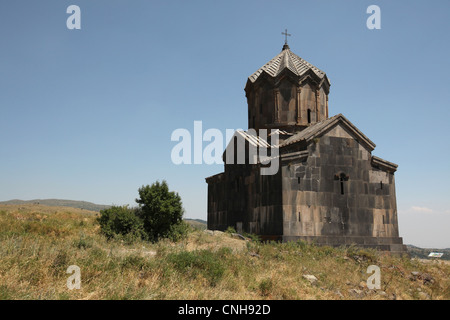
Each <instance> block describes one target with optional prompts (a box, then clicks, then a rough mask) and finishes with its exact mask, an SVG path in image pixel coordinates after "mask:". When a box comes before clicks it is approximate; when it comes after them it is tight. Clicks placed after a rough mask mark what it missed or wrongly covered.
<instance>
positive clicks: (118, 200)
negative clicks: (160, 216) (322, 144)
mask: <svg viewBox="0 0 450 320" xmlns="http://www.w3.org/2000/svg"><path fill="white" fill-rule="evenodd" d="M72 4H75V5H78V6H79V7H80V8H81V30H69V29H67V27H66V20H67V18H68V17H69V14H67V13H66V9H67V7H68V6H69V5H72ZM372 4H375V5H378V6H379V7H380V9H381V29H380V30H369V29H368V28H367V27H366V20H367V18H368V17H369V14H367V13H366V9H367V7H368V6H369V5H372ZM449 11H450V2H449V1H447V0H443V1H439V0H435V1H432V2H429V1H377V0H373V1H363V0H354V1H333V0H328V1H327V0H321V1H299V0H297V1H286V0H282V1H261V0H259V1H249V0H241V1H234V0H231V1H230V0H227V1H153V0H152V1H142V0H133V1H125V0H120V1H119V0H108V1H106V0H96V1H91V0H89V1H87V0H71V1H63V0H54V1H44V0H43V1H21V0H15V1H2V2H1V3H0V41H1V44H0V164H1V166H0V201H3V200H9V199H25V200H27V199H37V198H41V199H44V198H62V199H73V200H85V201H91V202H95V203H101V204H120V205H121V204H132V205H134V199H135V198H136V197H137V189H138V188H139V187H140V186H142V185H144V184H151V183H152V182H154V181H156V180H162V179H165V180H167V182H168V183H169V187H170V188H171V189H173V190H176V191H178V192H179V193H180V195H181V197H182V199H183V202H184V207H185V209H186V217H189V218H200V219H206V208H207V206H206V198H207V186H206V183H205V180H204V178H205V177H207V176H211V175H213V174H216V173H219V172H221V171H222V170H223V168H222V166H221V165H205V164H203V165H179V166H176V165H174V164H173V163H172V161H171V158H170V155H171V149H172V148H173V147H174V145H175V144H176V142H172V141H171V140H170V136H171V133H172V132H173V131H174V130H175V129H177V128H186V129H188V130H190V131H192V130H193V125H194V121H196V120H199V121H202V122H203V130H206V129H208V128H218V129H220V130H222V131H223V132H225V129H238V128H244V129H246V128H247V120H246V119H247V105H246V99H245V94H244V86H245V83H246V80H247V77H248V76H249V75H251V74H252V73H253V72H254V71H256V70H257V69H258V68H260V67H261V66H262V65H264V64H265V63H266V62H267V61H269V60H270V59H271V58H273V57H274V56H275V55H277V54H278V53H279V52H280V50H281V47H282V45H283V42H284V37H283V36H282V35H281V32H282V31H284V29H285V28H287V29H288V32H289V33H291V34H292V36H291V37H290V38H289V45H290V48H291V50H292V51H293V52H294V53H296V54H297V55H299V56H301V57H302V58H304V59H305V60H307V61H308V62H310V63H312V64H314V65H315V66H317V67H318V68H320V69H322V70H324V71H325V72H326V73H327V76H328V77H329V79H330V81H331V92H330V96H329V105H330V115H334V114H337V113H343V114H344V115H345V116H346V117H347V118H348V119H349V120H350V121H351V122H352V123H354V124H355V125H356V126H357V127H358V128H359V129H360V130H361V131H362V132H364V133H365V134H366V135H367V136H368V137H369V138H370V139H371V140H372V141H374V142H375V143H376V145H377V147H376V149H375V150H374V152H373V154H374V155H376V156H379V157H381V158H384V159H386V160H388V161H391V162H394V163H397V164H398V165H399V169H398V171H397V173H396V189H397V204H398V211H399V224H400V235H401V236H402V237H403V238H404V242H405V243H412V244H415V245H419V246H425V247H433V246H434V247H450V233H449V232H448V231H449V226H450V184H449V181H450V170H449V157H450V148H449V142H448V138H449V125H448V119H449V118H450V111H449V107H450V106H449V101H450V99H449V95H450V94H449V92H450V90H449V89H448V82H449V81H448V80H449V72H450V63H449V61H448V57H450V44H449V40H448V33H449V32H450V22H449V19H448V12H449ZM224 143H225V142H224Z"/></svg>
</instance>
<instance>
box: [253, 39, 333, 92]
mask: <svg viewBox="0 0 450 320" xmlns="http://www.w3.org/2000/svg"><path fill="white" fill-rule="evenodd" d="M286 68H287V69H289V70H290V71H292V72H293V73H294V74H295V75H297V76H299V77H301V76H302V75H304V74H305V73H306V72H308V70H312V71H313V72H314V73H315V74H316V75H317V77H319V78H320V79H323V78H325V79H326V81H327V82H328V84H330V82H329V80H328V78H327V77H326V74H325V72H323V71H322V70H320V69H319V68H317V67H315V66H313V65H312V64H311V63H309V62H307V61H306V60H303V59H302V58H300V57H299V56H298V55H296V54H295V53H293V52H292V51H291V50H290V48H289V46H288V45H287V44H285V45H284V46H283V50H282V51H281V52H280V53H279V54H278V55H277V56H275V57H274V58H273V59H272V60H270V61H269V62H267V63H266V64H265V65H264V66H262V67H261V68H259V69H258V70H257V71H256V72H255V73H253V74H252V75H251V76H250V77H248V80H249V81H250V82H251V83H254V82H255V81H256V80H258V78H259V76H260V75H261V74H262V73H264V72H266V73H267V74H268V75H270V76H271V77H276V76H277V75H279V74H280V73H281V72H282V71H283V70H284V69H286Z"/></svg>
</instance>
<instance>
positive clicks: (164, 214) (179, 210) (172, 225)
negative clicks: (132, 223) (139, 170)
mask: <svg viewBox="0 0 450 320" xmlns="http://www.w3.org/2000/svg"><path fill="white" fill-rule="evenodd" d="M138 191H139V196H140V198H139V199H136V202H137V203H138V204H139V206H140V209H141V210H140V211H139V215H140V218H141V219H142V221H143V225H144V230H145V232H146V233H147V235H148V238H149V240H151V241H158V239H160V238H170V237H171V235H173V233H174V232H175V233H176V232H179V231H180V230H181V229H182V228H183V226H178V225H179V224H180V223H181V222H182V218H183V206H182V202H181V197H180V196H179V195H178V193H176V192H173V191H169V186H168V185H167V182H166V181H164V180H163V181H162V183H160V182H159V181H157V182H155V183H153V184H152V185H151V186H149V185H147V186H142V188H140V189H139V190H138Z"/></svg>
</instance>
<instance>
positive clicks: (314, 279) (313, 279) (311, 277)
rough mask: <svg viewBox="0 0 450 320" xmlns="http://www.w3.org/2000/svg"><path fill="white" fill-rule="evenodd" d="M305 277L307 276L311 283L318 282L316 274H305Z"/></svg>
mask: <svg viewBox="0 0 450 320" xmlns="http://www.w3.org/2000/svg"><path fill="white" fill-rule="evenodd" d="M303 278H305V279H306V280H308V281H309V283H311V284H314V283H316V282H317V280H318V279H317V278H316V277H315V276H313V275H312V274H304V275H303Z"/></svg>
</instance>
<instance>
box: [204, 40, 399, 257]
mask: <svg viewBox="0 0 450 320" xmlns="http://www.w3.org/2000/svg"><path fill="white" fill-rule="evenodd" d="M329 92H330V81H329V79H328V77H327V75H326V74H325V72H323V71H322V70H320V69H318V68H317V67H315V66H313V65H312V64H310V63H308V62H307V61H305V60H303V59H302V58H300V57H299V56H297V55H296V54H294V53H293V52H292V51H291V50H290V48H289V46H288V45H287V42H286V43H285V45H284V46H283V48H282V51H281V52H280V53H279V54H278V55H277V56H275V57H274V58H273V59H272V60H270V61H269V62H267V63H266V64H265V65H264V66H262V67H261V68H260V69H258V70H257V71H256V72H255V73H253V74H252V75H251V76H250V77H249V78H248V80H247V83H246V86H245V94H246V97H247V104H248V127H249V131H250V129H252V130H254V131H256V132H257V133H259V132H260V131H261V129H266V130H267V131H269V132H272V133H273V132H274V130H273V129H276V134H277V135H278V139H276V140H275V142H274V139H271V137H270V136H268V138H267V139H266V140H264V139H262V138H258V139H254V136H252V135H249V134H247V132H246V131H236V132H235V135H234V138H233V139H231V140H230V142H229V145H228V147H227V149H226V150H225V152H224V155H223V157H224V158H223V159H224V162H225V165H224V167H225V169H224V172H223V173H219V174H216V175H214V176H211V177H208V178H206V182H207V184H208V229H211V230H222V231H223V230H225V229H227V228H228V227H229V226H231V227H234V228H235V229H236V230H237V231H238V232H247V233H253V234H257V235H259V236H260V237H261V238H262V239H264V240H269V239H270V240H280V241H297V240H305V241H308V242H314V243H316V244H318V245H329V246H340V245H350V244H356V245H358V246H362V247H370V248H377V249H380V250H383V251H391V252H399V253H401V252H406V248H405V246H404V245H403V241H402V238H401V237H399V232H398V221H397V204H396V195H395V179H394V173H395V171H396V170H397V165H396V164H394V163H391V162H388V161H386V160H384V159H381V158H379V157H376V156H374V155H372V151H373V150H374V149H375V144H374V143H373V142H372V141H371V140H370V139H369V138H368V137H367V136H365V135H364V134H363V133H362V132H361V131H360V130H359V129H358V128H357V127H356V126H355V125H353V124H352V123H351V122H350V121H349V120H348V119H347V118H346V117H344V116H343V115H342V114H338V115H335V116H332V117H329V115H328V94H329ZM236 137H240V138H242V139H244V140H245V142H246V147H247V148H248V147H249V146H251V145H252V146H256V147H257V148H267V149H268V154H269V155H270V154H271V150H274V149H276V150H277V151H278V152H277V154H276V157H278V158H277V160H279V167H278V171H277V172H276V173H275V174H273V175H262V174H261V170H260V169H261V167H262V166H264V165H263V164H262V163H261V162H259V161H256V162H252V163H251V162H250V161H248V158H247V159H246V161H245V163H242V164H236V162H234V163H232V164H229V163H228V162H227V161H225V157H226V153H227V150H229V148H230V147H231V148H232V147H233V146H232V144H233V143H234V142H235V140H236Z"/></svg>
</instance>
